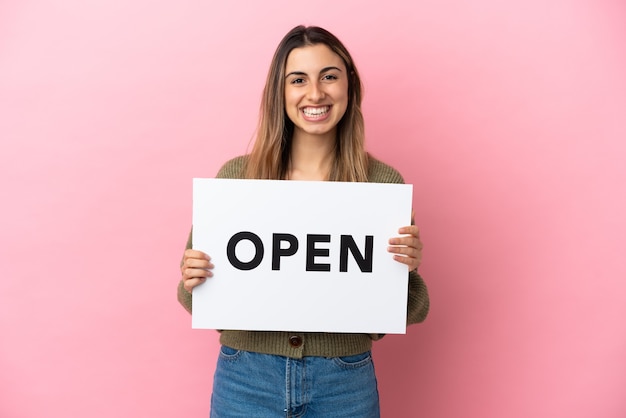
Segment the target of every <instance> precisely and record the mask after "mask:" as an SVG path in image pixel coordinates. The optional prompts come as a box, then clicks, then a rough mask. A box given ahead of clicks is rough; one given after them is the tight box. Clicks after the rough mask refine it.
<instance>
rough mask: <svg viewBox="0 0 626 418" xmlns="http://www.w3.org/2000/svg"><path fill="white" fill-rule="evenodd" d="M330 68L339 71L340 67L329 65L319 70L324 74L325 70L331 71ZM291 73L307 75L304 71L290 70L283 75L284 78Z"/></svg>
mask: <svg viewBox="0 0 626 418" xmlns="http://www.w3.org/2000/svg"><path fill="white" fill-rule="evenodd" d="M332 70H335V71H339V72H341V68H339V67H333V66H331V67H324V68H322V69H321V70H320V74H324V73H326V72H328V71H332ZM292 75H308V74H307V73H305V72H304V71H292V72H290V73H289V74H287V75H286V76H285V78H287V77H289V76H292Z"/></svg>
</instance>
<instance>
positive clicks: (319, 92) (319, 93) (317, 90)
mask: <svg viewBox="0 0 626 418" xmlns="http://www.w3.org/2000/svg"><path fill="white" fill-rule="evenodd" d="M308 96H309V97H308V98H309V100H311V101H312V102H318V101H320V100H322V99H323V98H324V96H325V93H324V89H323V86H322V85H321V84H320V82H319V81H315V82H312V83H310V84H309V91H308Z"/></svg>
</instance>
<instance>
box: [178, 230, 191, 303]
mask: <svg viewBox="0 0 626 418" xmlns="http://www.w3.org/2000/svg"><path fill="white" fill-rule="evenodd" d="M191 234H192V233H191V232H189V237H188V238H187V245H186V246H185V250H187V249H189V248H191V242H192V241H191V238H192V237H191ZM180 266H181V267H182V266H183V259H182V258H181V259H180ZM178 302H179V303H180V304H181V305H183V308H185V309H186V310H187V312H189V313H191V293H189V292H188V291H187V290H185V288H184V287H183V280H182V279H181V280H180V281H179V282H178Z"/></svg>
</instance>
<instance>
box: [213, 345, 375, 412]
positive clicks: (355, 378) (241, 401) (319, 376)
mask: <svg viewBox="0 0 626 418" xmlns="http://www.w3.org/2000/svg"><path fill="white" fill-rule="evenodd" d="M234 417H246V418H251V417H253V418H256V417H260V418H272V417H281V418H285V417H306V418H316V417H324V418H340V417H346V418H348V417H349V418H378V417H380V408H379V404H378V388H377V384H376V376H375V374H374V363H373V362H372V356H371V353H370V352H366V353H363V354H357V355H355V356H348V357H333V358H326V357H304V358H302V359H292V358H288V357H282V356H276V355H271V354H260V353H252V352H249V351H242V350H235V349H232V348H230V347H226V346H222V348H221V351H220V354H219V358H218V361H217V368H216V370H215V377H214V379H213V395H212V397H211V418H234Z"/></svg>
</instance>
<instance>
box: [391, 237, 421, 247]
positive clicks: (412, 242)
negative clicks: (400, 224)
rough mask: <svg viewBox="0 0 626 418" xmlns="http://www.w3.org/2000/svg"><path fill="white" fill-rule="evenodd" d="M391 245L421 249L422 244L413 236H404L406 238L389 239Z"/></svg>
mask: <svg viewBox="0 0 626 418" xmlns="http://www.w3.org/2000/svg"><path fill="white" fill-rule="evenodd" d="M389 244H391V245H406V246H408V247H414V248H419V247H421V245H422V243H421V241H420V240H419V238H416V237H414V236H412V235H409V236H404V237H393V238H390V239H389Z"/></svg>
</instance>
